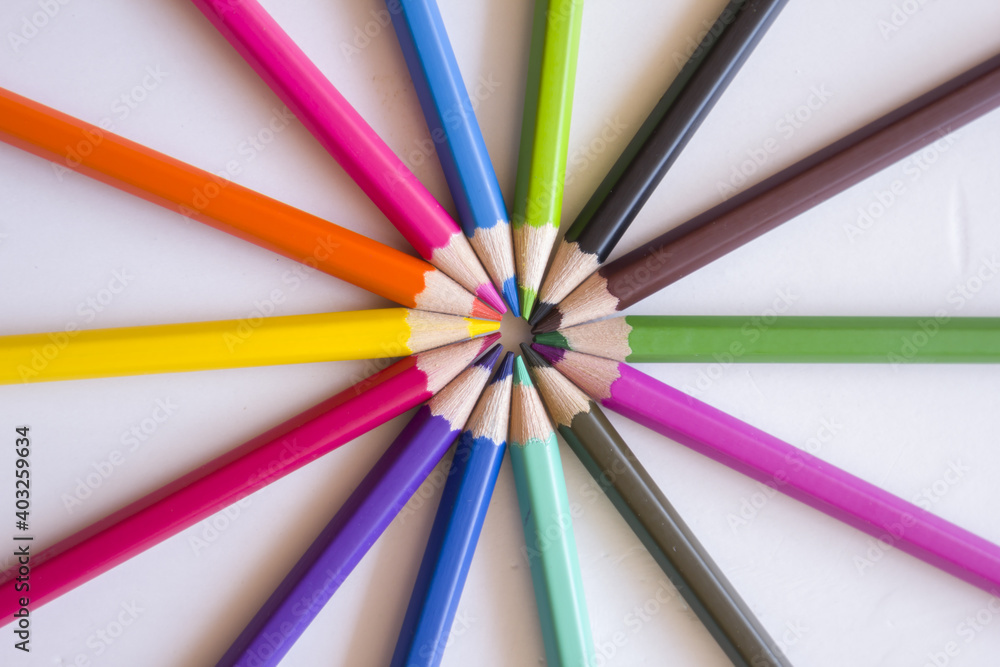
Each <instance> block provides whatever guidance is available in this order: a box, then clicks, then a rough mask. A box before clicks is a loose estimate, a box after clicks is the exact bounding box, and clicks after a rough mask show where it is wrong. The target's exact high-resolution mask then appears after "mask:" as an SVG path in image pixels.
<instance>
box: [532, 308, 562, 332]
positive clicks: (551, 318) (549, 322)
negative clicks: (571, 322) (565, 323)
mask: <svg viewBox="0 0 1000 667" xmlns="http://www.w3.org/2000/svg"><path fill="white" fill-rule="evenodd" d="M561 325H562V315H561V314H560V313H559V309H558V308H553V309H552V311H551V312H549V314H548V315H546V316H545V317H543V318H541V319H539V320H538V324H536V325H535V326H533V327H532V328H531V333H534V334H541V333H550V332H552V331H558V330H559V327H560V326H561Z"/></svg>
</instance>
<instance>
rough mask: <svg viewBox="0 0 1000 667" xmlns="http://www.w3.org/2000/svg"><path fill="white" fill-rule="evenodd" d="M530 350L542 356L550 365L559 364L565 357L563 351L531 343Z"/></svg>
mask: <svg viewBox="0 0 1000 667" xmlns="http://www.w3.org/2000/svg"><path fill="white" fill-rule="evenodd" d="M531 349H533V350H534V351H535V352H537V353H538V354H540V355H542V357H543V358H544V359H545V360H546V361H548V362H549V363H550V364H552V365H555V364H557V363H559V362H560V361H562V358H563V357H565V356H566V351H565V350H560V349H559V348H557V347H549V346H548V345H539V344H538V343H533V344H532V345H531Z"/></svg>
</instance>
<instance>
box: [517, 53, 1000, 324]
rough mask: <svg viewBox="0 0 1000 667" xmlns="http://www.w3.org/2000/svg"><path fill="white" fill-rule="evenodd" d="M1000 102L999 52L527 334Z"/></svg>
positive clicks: (603, 275) (599, 308) (631, 263)
mask: <svg viewBox="0 0 1000 667" xmlns="http://www.w3.org/2000/svg"><path fill="white" fill-rule="evenodd" d="M998 105H1000V55H997V56H994V57H993V58H990V59H989V60H987V61H986V62H984V63H982V64H980V65H978V66H976V67H974V68H972V69H971V70H968V71H966V72H965V73H963V74H960V75H959V76H957V77H955V78H953V79H951V80H950V81H948V82H947V83H945V84H943V85H941V86H939V87H937V88H935V89H934V90H932V91H930V92H929V93H926V94H924V95H922V96H921V97H918V98H917V99H915V100H913V101H912V102H910V103H908V104H905V105H903V106H902V107H899V108H898V109H896V110H894V111H892V112H890V113H888V114H886V115H885V116H883V117H882V118H880V119H878V120H876V121H874V122H872V123H870V124H868V125H866V126H864V127H863V128H861V129H860V130H857V131H855V132H854V133H852V134H849V135H848V136H846V137H844V138H842V139H840V140H839V141H836V142H834V143H833V144H831V145H829V146H827V147H826V148H824V149H823V150H821V151H819V152H818V153H815V154H813V155H811V156H809V157H807V158H805V159H804V160H801V161H799V162H797V163H795V164H793V165H792V166H791V167H788V168H787V169H784V170H782V171H780V172H778V173H777V174H775V175H774V176H771V177H770V178H767V179H765V180H764V181H761V182H760V183H758V184H757V185H755V186H753V187H751V188H749V189H748V190H745V191H743V192H741V193H740V194H738V195H735V196H734V197H732V198H731V199H729V200H727V201H725V202H723V203H722V204H719V205H718V206H716V207H715V208H712V209H710V210H708V211H706V212H704V213H702V214H700V215H698V216H696V217H694V218H692V219H691V220H688V221H687V222H685V223H684V224H682V225H680V226H678V227H675V228H674V229H672V230H670V231H669V232H667V233H666V234H663V235H661V236H659V237H657V238H655V239H653V240H652V241H649V242H648V243H646V244H644V245H641V246H639V247H638V248H636V249H635V250H633V251H631V252H629V253H627V254H625V255H623V256H622V257H619V258H618V259H616V260H614V261H613V262H611V263H609V264H606V265H605V266H603V267H602V268H600V269H598V270H597V272H596V273H593V274H591V276H590V277H589V278H587V279H586V280H585V281H584V282H583V283H582V284H581V285H580V286H579V287H577V288H576V289H575V290H574V291H573V292H572V293H571V294H570V295H569V296H568V297H566V298H565V299H564V300H563V301H562V302H561V303H560V304H559V305H558V306H557V307H556V308H554V309H553V310H552V311H551V312H550V313H549V314H548V315H546V316H545V317H544V318H542V319H541V320H539V322H538V324H537V326H536V327H535V331H536V333H538V332H548V331H555V330H557V329H563V328H566V327H570V326H573V325H576V324H582V323H583V322H589V321H590V320H596V319H599V318H601V317H606V316H608V315H613V314H615V313H616V312H621V311H623V310H625V309H626V308H628V307H629V306H631V305H633V304H635V303H637V302H638V301H640V300H642V299H644V298H646V297H647V296H649V295H650V294H653V293H655V292H657V291H659V290H661V289H663V288H664V287H666V286H667V285H670V284H672V283H674V282H676V281H677V280H680V279H681V278H683V277H684V276H686V275H688V274H690V273H692V272H693V271H696V270H697V269H699V268H701V267H703V266H705V265H706V264H709V263H711V262H713V261H715V260H716V259H718V258H719V257H722V256H723V255H725V254H726V253H728V252H730V251H731V250H735V249H736V248H738V247H740V246H741V245H743V244H745V243H749V242H750V241H752V240H753V239H755V238H757V237H758V236H761V235H762V234H764V233H765V232H768V231H770V230H772V229H774V228H775V227H777V226H778V225H780V224H782V223H784V222H787V221H789V220H791V219H793V218H794V217H795V216H797V215H799V214H800V213H803V212H805V211H807V210H809V209H810V208H812V207H813V206H815V205H817V204H819V203H821V202H823V201H826V200H827V199H829V198H830V197H833V196H834V195H836V194H838V193H840V192H843V191H844V190H846V189H847V188H849V187H851V186H853V185H856V184H857V183H860V182H861V181H862V180H864V179H866V178H868V177H869V176H871V175H873V174H875V173H877V172H878V171H879V170H881V169H884V168H885V167H887V166H889V165H891V164H893V163H895V162H898V161H899V160H902V159H903V158H905V157H906V156H908V155H910V154H912V153H914V152H915V151H917V150H920V149H922V148H925V147H927V146H929V145H931V144H933V143H935V142H937V141H940V140H942V138H943V137H944V136H946V135H947V134H948V133H951V132H954V131H955V130H957V129H958V128H960V127H962V126H963V125H966V124H967V123H970V122H972V121H973V120H975V119H977V118H979V117H981V116H983V115H984V114H986V113H988V112H989V111H991V110H992V109H994V108H996V107H997V106H998Z"/></svg>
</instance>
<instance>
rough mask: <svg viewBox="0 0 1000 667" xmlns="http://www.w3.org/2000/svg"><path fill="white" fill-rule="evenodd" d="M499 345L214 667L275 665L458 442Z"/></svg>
mask: <svg viewBox="0 0 1000 667" xmlns="http://www.w3.org/2000/svg"><path fill="white" fill-rule="evenodd" d="M500 351H501V347H500V346H499V345H494V346H493V347H492V348H490V350H489V351H488V352H486V354H484V355H483V356H482V357H481V358H480V359H479V361H477V362H476V363H474V364H472V365H471V366H470V367H469V368H467V369H466V370H465V371H463V372H462V373H461V374H460V375H459V376H458V377H457V378H455V379H454V380H452V381H451V383H450V384H449V385H448V386H446V387H445V388H444V389H442V390H441V391H440V392H439V393H438V394H437V395H436V396H434V397H433V398H432V399H431V400H430V401H428V402H427V403H426V404H424V405H423V406H422V407H421V408H420V409H419V410H418V411H417V413H416V414H415V415H414V416H413V419H411V420H410V422H409V423H408V424H407V425H406V427H405V428H404V429H403V430H402V431H401V432H400V434H399V435H398V436H397V437H396V439H395V440H394V441H393V442H392V444H391V445H389V448H388V449H387V450H386V452H385V454H383V455H382V458H380V459H379V460H378V462H376V463H375V466H374V467H373V468H372V469H371V471H370V472H369V473H368V474H367V475H366V476H365V478H364V479H363V480H362V481H361V484H359V485H358V488H356V489H355V490H354V493H352V494H351V496H350V497H349V498H348V499H347V501H346V502H345V503H344V505H343V506H342V507H341V508H340V510H338V511H337V514H336V515H335V516H334V517H333V519H331V521H330V523H328V524H327V525H326V527H325V528H324V529H323V531H322V532H321V533H320V534H319V537H317V538H316V541H315V542H313V543H312V544H311V545H310V546H309V548H308V549H307V550H306V552H305V554H304V555H303V556H302V558H300V559H299V562H297V563H296V564H295V566H294V567H293V568H292V570H291V572H289V573H288V576H286V577H285V579H284V580H283V581H282V582H281V584H279V585H278V588H277V590H275V591H274V593H272V594H271V597H269V598H268V599H267V602H265V603H264V606H263V607H261V608H260V611H258V612H257V614H256V615H255V616H254V617H253V619H252V620H251V621H250V623H249V624H248V625H247V627H246V628H245V629H244V630H243V632H242V633H240V636H239V637H237V638H236V641H235V642H233V645H232V646H230V647H229V650H228V651H226V653H225V655H223V656H222V658H221V659H220V660H219V662H218V663H217V667H221V666H222V665H227V666H228V665H238V666H240V667H268V666H274V665H277V664H278V662H279V661H280V660H281V659H282V657H284V655H285V654H286V653H288V651H289V650H290V649H291V648H292V645H293V644H294V643H295V640H296V639H298V638H299V636H301V635H302V633H303V632H305V629H306V628H307V627H308V626H309V624H310V623H311V622H312V620H313V619H314V618H315V617H316V615H317V614H319V612H320V610H322V609H323V606H324V605H325V604H326V603H327V601H328V600H329V599H330V598H331V597H332V596H333V594H334V593H335V592H336V591H337V589H338V588H340V585H341V584H342V583H343V582H344V580H345V579H346V578H347V576H348V575H349V574H350V573H351V571H352V570H353V569H354V566H355V565H357V564H358V562H359V561H360V560H361V558H362V557H363V556H364V555H365V554H366V553H367V552H368V549H369V548H371V546H372V544H374V543H375V540H377V539H378V538H379V536H380V535H381V534H382V532H383V531H384V530H385V529H386V527H387V526H388V525H389V523H390V522H391V521H392V519H393V518H394V517H395V516H396V514H398V513H399V510H400V509H402V507H403V506H404V505H405V504H406V502H407V501H408V500H409V499H410V496H412V495H413V493H414V491H416V490H417V487H419V486H420V484H421V483H423V481H424V479H426V478H427V475H429V474H430V472H431V470H433V469H434V466H436V465H437V464H438V462H439V461H440V460H441V457H442V456H444V453H445V451H447V449H448V447H450V446H451V444H452V443H453V442H454V441H455V439H456V438H458V436H459V434H460V433H461V432H462V429H463V427H464V426H465V422H466V420H467V419H468V418H469V414H470V413H471V412H472V408H473V406H474V405H475V404H476V399H478V398H479V395H480V393H482V391H483V388H484V387H485V386H486V381H487V380H488V379H489V376H490V371H491V370H492V369H493V366H494V365H495V364H496V361H497V358H498V357H499V356H500Z"/></svg>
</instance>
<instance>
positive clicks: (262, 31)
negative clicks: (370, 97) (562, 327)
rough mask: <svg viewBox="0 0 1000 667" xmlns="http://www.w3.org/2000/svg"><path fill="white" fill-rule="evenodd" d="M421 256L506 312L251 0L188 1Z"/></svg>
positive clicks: (337, 98) (440, 221)
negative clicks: (234, 0) (231, 46)
mask: <svg viewBox="0 0 1000 667" xmlns="http://www.w3.org/2000/svg"><path fill="white" fill-rule="evenodd" d="M192 2H193V3H194V5H195V6H196V7H197V8H198V9H199V10H201V12H202V13H203V14H204V15H205V16H206V18H208V20H209V21H210V22H211V23H212V25H214V26H215V27H216V29H217V30H218V31H219V32H220V33H222V36H223V37H225V38H226V40H228V41H229V43H230V44H232V45H233V48H235V49H236V51H238V52H239V54H240V55H241V56H243V58H244V60H246V61H247V63H248V64H249V65H250V66H251V67H253V69H254V71H255V72H257V74H258V75H260V77H261V78H262V79H263V80H264V81H265V82H266V83H267V85H269V86H270V87H271V89H272V90H273V91H274V92H275V94H277V95H278V97H280V98H281V101H283V102H284V103H285V104H286V105H288V108H289V109H291V110H292V112H293V113H294V114H295V115H296V116H297V117H298V119H299V120H300V121H301V122H302V124H303V125H304V126H305V127H306V129H307V130H309V131H310V132H311V133H312V134H313V136H314V137H316V139H317V140H318V141H319V143H320V144H322V146H323V148H325V149H326V150H327V152H329V153H330V155H332V156H333V158H334V159H335V160H336V161H337V162H338V163H339V164H340V166H341V167H343V168H344V170H345V171H346V172H347V173H348V175H350V177H351V178H353V179H354V181H355V182H356V183H357V184H358V186H359V187H360V188H361V189H362V190H363V191H364V193H365V194H366V195H368V197H369V198H370V199H371V200H372V202H373V203H374V204H375V205H376V206H377V207H378V208H379V210H381V211H382V213H384V214H385V216H386V217H387V218H388V219H389V222H391V223H392V224H393V226H394V227H395V228H396V229H398V230H399V231H400V233H401V234H402V235H403V236H404V237H405V238H406V240H407V241H409V242H410V245H412V246H413V247H414V248H415V249H416V251H417V253H419V255H420V256H421V257H423V258H424V259H425V260H427V261H428V262H430V263H431V264H433V265H434V266H436V267H437V268H439V269H441V270H442V271H444V272H445V273H446V274H448V275H449V276H451V277H452V278H454V279H455V281H456V282H458V284H459V285H461V286H462V287H464V288H465V289H467V290H469V291H470V292H472V293H473V294H475V295H476V296H477V297H479V299H480V300H482V301H483V302H484V303H486V304H487V305H489V306H491V307H492V308H494V309H496V310H497V312H499V313H503V312H504V311H505V310H507V307H506V306H505V305H504V302H503V299H501V298H500V295H499V294H497V291H496V288H494V287H493V283H491V282H490V279H489V276H487V275H486V271H484V270H483V267H482V265H481V264H480V263H479V260H478V259H477V258H476V254H475V253H474V252H473V250H472V246H470V245H469V241H468V239H466V238H465V236H464V235H463V234H462V230H461V229H459V227H458V224H457V223H456V222H455V221H454V220H453V219H452V218H451V216H450V215H448V212H447V211H445V210H444V207H443V206H441V204H440V203H438V201H437V200H436V199H435V198H434V196H433V195H432V194H431V193H430V192H428V191H427V188H425V187H424V186H423V185H422V184H421V183H420V181H419V180H417V177H416V176H414V175H413V173H412V172H411V171H410V170H409V168H408V167H407V166H406V164H404V163H403V161H402V160H400V159H399V157H397V156H396V154H395V153H393V152H392V149H391V148H389V147H388V146H387V145H386V144H385V142H384V141H382V139H381V138H380V137H379V136H378V134H376V133H375V130H373V129H372V128H371V126H370V125H368V123H367V122H365V119H364V118H362V117H361V114H359V113H358V112H357V111H356V110H355V109H354V107H352V106H351V105H350V103H349V102H348V101H347V100H346V99H345V98H344V96H343V95H341V94H340V92H338V91H337V89H336V88H334V86H333V84H332V83H330V81H329V79H327V78H326V77H325V76H323V73H322V72H321V71H320V70H319V68H318V67H316V65H315V64H313V62H312V61H311V60H309V58H308V56H306V54H305V53H304V52H303V51H302V49H300V48H299V47H298V45H296V44H295V42H293V41H292V39H291V37H289V36H288V35H287V34H286V33H285V31H284V30H282V29H281V26H279V25H278V24H277V22H276V21H275V20H274V19H273V18H271V15H270V14H268V13H267V11H265V10H264V8H263V7H261V6H260V4H259V3H258V2H256V0H239V1H238V2H233V0H192Z"/></svg>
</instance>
